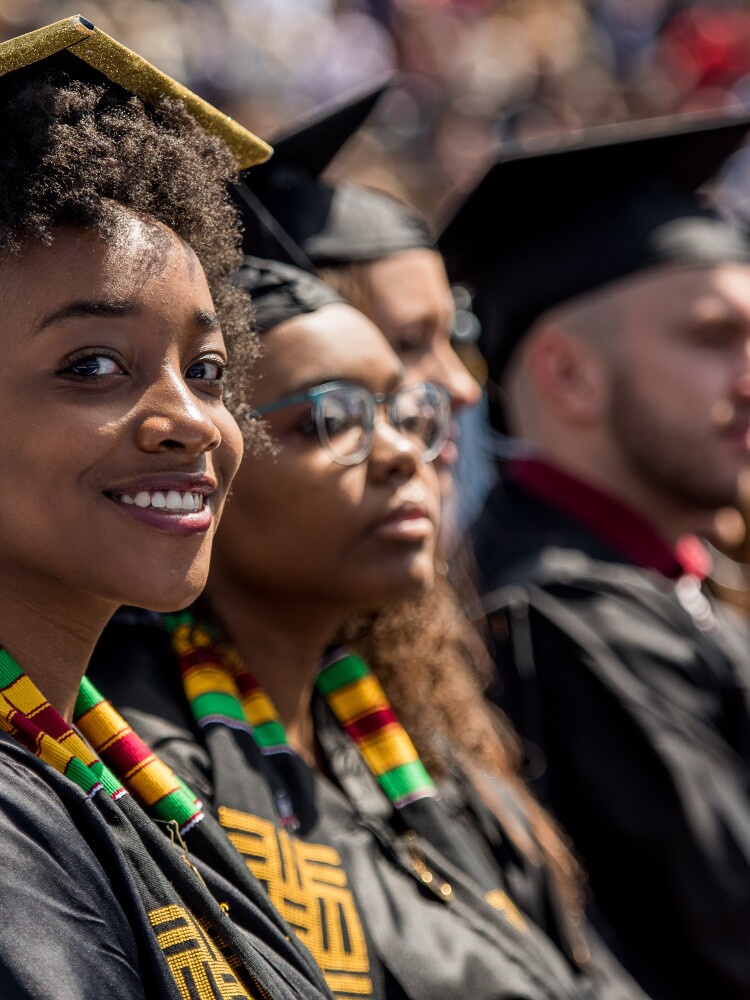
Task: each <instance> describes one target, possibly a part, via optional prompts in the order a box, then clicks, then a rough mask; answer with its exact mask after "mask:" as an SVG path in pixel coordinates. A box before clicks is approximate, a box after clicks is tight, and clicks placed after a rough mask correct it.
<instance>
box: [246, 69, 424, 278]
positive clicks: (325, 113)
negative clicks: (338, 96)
mask: <svg viewBox="0 0 750 1000" xmlns="http://www.w3.org/2000/svg"><path fill="white" fill-rule="evenodd" d="M394 80H395V78H394V77H388V78H384V79H380V80H378V81H377V82H376V83H375V84H373V85H371V86H370V87H368V88H367V89H366V90H363V91H359V92H357V93H356V94H353V95H349V96H348V97H346V98H344V99H343V100H339V101H336V102H335V103H331V104H328V105H326V106H324V107H323V108H319V109H317V110H316V111H315V112H314V113H313V114H312V115H310V116H307V117H305V118H304V119H302V120H301V121H298V122H297V123H296V124H295V125H294V126H292V127H291V128H290V129H288V130H286V131H285V132H284V133H282V134H281V135H279V136H277V137H275V138H274V140H273V146H274V156H273V160H271V161H270V162H269V163H267V164H264V165H262V166H260V167H254V168H253V169H252V170H249V171H246V172H245V173H244V175H243V178H242V179H243V182H244V183H243V185H242V187H244V188H247V189H249V191H250V192H251V196H250V197H249V198H248V196H247V195H246V194H244V195H243V193H242V190H241V189H240V190H239V191H238V192H236V198H237V201H238V204H239V205H240V208H241V210H244V206H245V205H249V204H250V202H251V201H252V200H253V199H254V200H255V201H257V202H260V203H261V204H262V205H263V206H264V207H265V209H266V210H267V211H268V212H269V214H270V215H271V216H272V217H273V218H274V219H275V220H276V232H275V234H274V240H275V241H276V242H277V243H278V244H281V245H284V244H286V245H287V249H288V247H289V242H291V244H295V245H296V246H297V247H299V248H300V249H301V250H302V251H303V253H304V254H305V255H306V256H307V258H308V259H309V260H310V261H312V262H313V264H314V265H315V266H316V267H321V266H324V265H326V264H339V263H348V262H350V261H366V260H379V259H381V258H382V257H388V256H390V255H391V254H393V253H397V252H399V251H400V250H410V249H413V248H415V247H423V246H424V247H429V248H430V249H434V247H435V240H434V237H433V235H432V234H431V233H430V231H429V229H428V228H427V226H426V225H425V223H424V221H423V220H422V219H421V218H420V217H419V216H418V215H417V214H416V213H414V212H413V210H411V209H409V208H408V207H407V206H405V205H402V204H401V203H400V202H398V201H396V199H395V198H391V197H389V196H388V195H386V194H382V193H381V192H378V191H373V190H370V189H368V188H365V187H362V186H360V185H357V184H349V183H345V182H342V183H338V184H335V185H332V184H327V183H325V182H324V181H322V180H321V175H322V173H323V172H324V171H325V169H326V167H327V166H328V165H329V164H330V163H331V161H332V160H333V159H334V158H335V156H336V155H337V154H338V153H339V151H340V150H341V149H342V148H343V146H344V145H345V144H346V142H347V141H348V140H349V139H350V138H351V137H352V136H353V135H354V134H355V133H356V132H357V131H358V130H359V129H360V128H361V126H362V125H363V124H364V122H365V121H366V120H367V118H368V117H369V115H370V114H371V113H372V111H373V109H374V108H375V107H376V106H377V104H378V103H379V102H380V100H381V99H382V98H383V96H384V95H385V93H386V92H387V91H388V90H389V89H390V88H391V87H392V86H393V83H394ZM252 210H253V211H254V213H255V215H256V216H257V214H258V211H257V206H254V207H253V209H252ZM246 231H247V238H246V240H245V252H246V253H251V254H256V255H260V256H265V255H266V254H265V251H264V248H263V244H262V243H261V244H260V245H258V244H255V245H254V244H253V242H252V240H253V237H254V236H255V237H257V235H258V234H257V233H255V232H254V230H253V222H252V220H250V221H249V223H248V224H247V225H246ZM297 263H298V266H299V262H297Z"/></svg>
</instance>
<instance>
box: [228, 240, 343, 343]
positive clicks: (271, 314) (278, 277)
mask: <svg viewBox="0 0 750 1000" xmlns="http://www.w3.org/2000/svg"><path fill="white" fill-rule="evenodd" d="M236 280H237V283H238V284H239V285H240V287H241V288H244V289H245V291H247V292H249V293H250V297H251V299H252V302H253V308H254V310H255V324H254V325H255V329H256V331H257V332H258V333H260V334H263V333H267V332H268V330H272V329H273V328H274V327H275V326H278V325H279V324H280V323H284V322H286V320H289V319H294V318H295V317H296V316H303V315H305V314H306V313H312V312H317V310H318V309H322V307H323V306H329V305H334V304H336V303H342V302H344V299H342V298H341V296H340V295H337V294H336V292H334V290H333V289H332V288H330V287H329V286H328V285H326V284H325V283H324V282H322V281H320V280H319V279H318V278H316V277H315V276H314V275H312V274H310V273H309V272H307V271H302V270H300V269H299V268H297V267H293V266H292V265H290V264H282V263H280V262H279V261H272V260H261V259H260V258H258V257H249V256H248V257H245V262H244V264H243V266H242V267H241V268H240V270H239V272H238V273H237V279H236Z"/></svg>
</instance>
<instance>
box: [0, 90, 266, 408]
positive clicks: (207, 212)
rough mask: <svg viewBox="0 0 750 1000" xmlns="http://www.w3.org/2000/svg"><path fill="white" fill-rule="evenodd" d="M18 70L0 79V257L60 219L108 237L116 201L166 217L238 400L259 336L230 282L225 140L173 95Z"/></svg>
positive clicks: (236, 243)
mask: <svg viewBox="0 0 750 1000" xmlns="http://www.w3.org/2000/svg"><path fill="white" fill-rule="evenodd" d="M13 77H14V79H13V80H12V82H8V81H6V80H3V81H2V99H0V135H2V143H0V177H1V178H2V184H0V255H5V254H9V253H18V252H20V250H21V249H22V248H23V246H24V244H25V243H26V242H28V241H41V242H45V243H50V242H51V241H52V239H53V232H54V229H55V228H56V227H58V226H62V225H73V226H83V227H86V228H93V229H97V230H98V231H99V232H100V234H101V235H102V237H103V238H104V239H107V238H108V237H109V236H110V235H111V231H112V226H113V212H112V205H113V203H115V204H117V205H121V206H124V207H125V208H128V209H130V210H131V211H134V212H136V213H137V214H139V215H141V216H145V217H148V218H151V219H154V220H156V221H158V222H162V223H164V224H165V225H167V226H169V228H170V229H172V230H173V231H174V232H175V233H177V235H178V236H180V237H181V238H182V239H183V240H185V242H186V243H188V244H189V245H190V246H191V247H192V248H193V250H194V251H195V253H196V255H197V257H198V259H199V260H200V262H201V264H202V266H203V269H204V271H205V273H206V277H207V279H208V283H209V287H210V289H211V293H212V296H213V300H214V306H215V308H216V311H217V314H218V316H219V319H220V322H221V326H222V330H223V333H224V336H225V338H226V341H227V349H228V351H229V352H230V357H231V367H233V368H234V371H235V373H236V377H235V378H234V380H233V381H232V380H230V384H229V389H230V394H228V398H230V395H231V396H233V402H234V404H235V406H236V407H237V408H238V409H239V410H242V408H243V404H244V403H245V396H246V394H247V392H248V389H247V387H246V385H245V383H246V370H247V368H248V366H250V365H251V364H252V361H253V360H254V359H255V357H256V356H257V353H258V341H257V338H255V337H254V336H253V335H252V334H251V332H250V326H251V313H250V302H249V298H248V296H247V294H246V293H245V292H243V291H242V290H240V289H239V288H237V287H235V285H234V284H233V276H234V274H235V273H236V271H237V269H238V267H239V265H240V264H241V261H242V254H241V249H240V244H241V232H240V226H239V219H238V215H237V212H236V210H235V208H234V207H233V206H232V204H231V202H230V200H229V196H228V193H227V183H228V181H229V180H231V179H232V178H233V177H234V176H235V174H236V172H237V167H236V164H235V162H234V159H233V157H232V155H231V154H230V152H229V151H228V149H226V147H225V146H224V145H223V143H222V142H221V141H220V140H219V139H216V138H214V137H212V136H210V135H209V134H208V133H207V132H205V131H204V130H203V129H202V128H201V127H200V126H199V125H198V124H197V123H196V121H195V120H194V119H193V118H192V117H191V116H190V115H189V114H188V112H187V111H186V110H185V108H184V107H183V105H182V104H181V103H179V102H178V101H174V100H166V99H165V100H163V101H160V102H159V103H158V104H155V105H151V104H146V103H144V102H143V101H142V100H141V99H140V98H138V97H135V96H133V95H132V94H130V93H128V92H127V91H125V90H123V89H122V88H120V87H118V86H116V85H115V84H110V85H100V84H93V83H84V82H82V81H78V80H71V79H70V77H69V76H68V75H67V74H65V73H63V72H50V73H49V74H48V75H47V76H46V77H44V78H43V79H41V80H40V79H36V78H35V76H34V74H33V73H30V72H28V71H19V73H18V74H13Z"/></svg>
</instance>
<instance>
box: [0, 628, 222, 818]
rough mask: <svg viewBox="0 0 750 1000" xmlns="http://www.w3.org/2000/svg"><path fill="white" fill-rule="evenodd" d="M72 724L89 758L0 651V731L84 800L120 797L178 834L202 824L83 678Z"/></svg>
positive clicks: (179, 789) (175, 782)
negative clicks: (101, 793)
mask: <svg viewBox="0 0 750 1000" xmlns="http://www.w3.org/2000/svg"><path fill="white" fill-rule="evenodd" d="M74 720H75V724H76V726H77V727H78V729H79V730H80V731H81V732H82V733H83V735H84V736H85V737H86V739H87V740H88V741H89V743H90V744H91V746H92V747H93V748H94V752H92V751H91V749H90V748H89V746H88V745H87V744H86V742H85V741H84V740H82V739H81V737H80V736H79V735H78V733H77V732H76V731H75V729H73V728H72V727H71V726H69V725H68V724H67V722H65V721H64V719H63V718H62V716H61V715H60V714H59V713H58V712H57V710H56V709H55V708H53V707H52V705H50V703H49V702H48V701H47V699H46V698H45V697H44V695H43V694H42V693H41V691H40V690H39V689H38V688H37V686H36V685H35V684H34V682H33V681H32V680H31V679H30V678H29V677H27V676H26V674H25V673H24V672H23V671H22V670H21V668H20V667H19V666H18V664H17V663H16V661H15V660H14V659H13V657H12V656H10V654H9V653H8V652H7V650H5V649H2V648H0V728H2V729H3V730H4V731H5V732H6V733H8V734H9V735H10V736H13V737H14V738H15V739H17V740H18V742H19V743H22V744H23V746H25V747H26V748H27V749H28V750H31V752H32V753H34V754H35V755H36V756H37V757H41V759H42V760H44V761H45V762H46V763H47V764H50V765H51V766H52V767H54V768H55V770H57V771H59V772H60V773H61V774H64V775H65V776H66V777H68V778H70V779H71V781H73V782H75V784H76V785H78V787H79V788H81V789H83V791H84V792H85V793H86V795H87V796H89V797H91V796H93V795H95V794H96V793H97V792H99V791H104V792H105V793H106V794H107V795H109V796H110V797H111V798H112V799H113V800H114V801H117V800H118V799H121V798H122V797H123V796H125V795H127V794H128V792H130V793H132V794H133V797H134V798H135V799H137V800H138V801H139V802H140V804H141V805H142V806H144V807H145V808H146V809H148V810H149V811H151V812H152V813H153V814H154V815H156V816H157V817H158V818H159V819H163V820H165V821H170V820H173V821H176V822H177V825H178V827H179V829H180V834H184V833H186V832H187V831H188V830H189V829H190V828H191V827H192V826H194V825H195V824H196V823H198V822H199V821H200V820H201V819H202V818H203V810H202V806H201V803H200V802H199V801H198V800H197V799H196V797H195V795H194V794H193V793H192V792H191V791H190V789H189V788H188V787H187V786H186V785H185V784H184V783H183V782H182V781H181V780H180V779H179V778H178V777H177V776H176V775H175V774H174V773H173V772H172V771H171V770H170V768H168V767H167V765H166V764H164V763H163V762H162V761H160V760H159V759H158V758H157V757H156V756H155V755H154V754H153V753H152V752H151V751H150V750H149V749H148V747H147V746H146V744H145V743H144V742H143V741H142V740H141V739H140V738H139V737H138V736H136V734H135V733H134V732H133V730H132V729H131V728H130V726H128V724H127V723H126V722H125V720H124V719H123V718H122V717H121V716H120V715H119V714H118V713H117V712H116V711H115V710H114V708H112V706H111V705H110V704H109V702H107V701H105V699H104V698H103V697H102V696H101V695H100V694H99V692H98V691H97V690H96V688H95V687H94V685H93V684H92V683H91V682H90V681H89V680H87V679H86V678H85V677H84V678H83V680H82V681H81V688H80V691H79V694H78V698H77V700H76V705H75V710H74Z"/></svg>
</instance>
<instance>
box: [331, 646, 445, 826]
mask: <svg viewBox="0 0 750 1000" xmlns="http://www.w3.org/2000/svg"><path fill="white" fill-rule="evenodd" d="M315 685H316V687H317V689H318V691H320V693H321V694H322V695H323V696H324V697H325V699H326V701H327V702H328V704H329V705H330V707H331V709H332V711H333V713H334V715H335V716H336V718H337V719H338V721H339V723H340V724H341V726H342V728H343V729H344V731H345V732H346V733H347V734H348V735H349V736H350V737H351V739H352V740H353V741H354V743H355V744H356V745H357V747H358V749H359V752H360V753H361V754H362V757H363V758H364V760H365V763H366V764H367V766H368V767H369V768H370V770H371V771H372V773H373V774H374V775H375V777H376V778H377V780H378V783H379V785H380V787H381V788H382V789H383V791H384V792H385V794H386V795H387V796H388V798H389V799H390V801H391V802H392V804H393V805H394V806H395V807H396V808H397V809H400V808H401V807H402V806H405V805H408V804H409V803H410V802H416V801H417V800H418V799H424V798H435V797H436V796H437V789H436V787H435V782H434V781H433V780H432V778H431V777H430V776H429V774H428V773H427V770H426V768H425V766H424V764H423V763H422V761H421V760H420V759H419V755H418V753H417V751H416V748H415V746H414V744H413V743H412V741H411V739H410V738H409V735H408V733H407V732H406V730H405V729H404V727H403V726H402V725H401V723H400V722H399V721H398V719H397V717H396V714H395V712H394V711H393V709H392V708H391V706H390V704H389V702H388V698H387V697H386V693H385V691H384V690H383V688H382V687H381V685H380V682H379V681H378V679H377V678H376V677H375V676H374V674H373V673H372V671H371V670H370V668H369V667H368V666H367V664H366V663H365V662H364V660H362V659H361V657H359V656H357V655H356V654H355V653H352V652H351V651H350V650H348V649H339V650H337V651H336V652H335V653H333V654H332V655H331V656H329V657H328V658H327V659H326V660H325V661H324V663H323V666H322V668H321V670H320V673H319V674H318V677H317V680H316V682H315Z"/></svg>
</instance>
